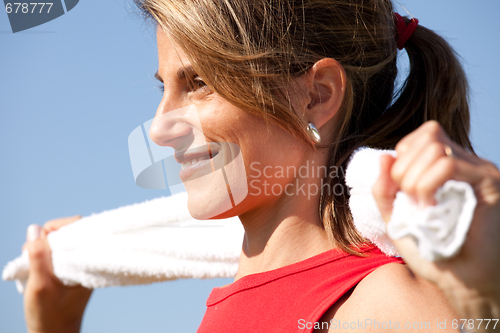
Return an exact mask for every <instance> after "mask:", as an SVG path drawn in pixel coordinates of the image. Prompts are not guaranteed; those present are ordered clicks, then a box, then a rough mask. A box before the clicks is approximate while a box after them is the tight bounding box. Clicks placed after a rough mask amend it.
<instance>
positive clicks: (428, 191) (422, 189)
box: [415, 181, 434, 197]
mask: <svg viewBox="0 0 500 333" xmlns="http://www.w3.org/2000/svg"><path fill="white" fill-rule="evenodd" d="M415 187H416V192H417V193H418V194H419V196H420V197H428V196H432V195H433V194H434V193H433V192H434V187H433V186H432V184H429V183H428V182H425V181H420V182H418V183H417V184H416V186H415Z"/></svg>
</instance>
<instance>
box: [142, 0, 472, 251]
mask: <svg viewBox="0 0 500 333" xmlns="http://www.w3.org/2000/svg"><path fill="white" fill-rule="evenodd" d="M135 2H136V4H137V5H138V7H139V8H140V10H141V12H142V13H143V14H145V15H146V17H148V18H150V19H152V20H153V21H154V22H155V23H156V24H159V25H160V26H161V27H162V28H163V29H164V30H165V31H166V32H167V33H168V34H169V35H170V36H171V37H172V38H173V39H174V40H175V41H176V43H177V44H178V45H180V46H181V47H182V48H183V51H184V52H185V53H186V55H187V57H188V58H189V59H190V61H191V62H192V65H193V67H194V68H195V70H196V71H197V73H198V74H199V75H200V76H201V77H203V79H204V82H206V83H207V85H208V86H209V87H210V88H212V89H213V90H214V91H216V92H217V93H218V94H219V95H221V96H222V97H223V98H225V99H227V100H228V101H229V102H231V103H232V104H234V105H236V106H238V107H240V108H242V109H244V110H246V111H248V112H250V113H253V114H256V115H259V116H261V117H262V118H263V119H265V120H266V121H271V122H273V123H275V124H277V125H279V126H281V127H282V128H284V129H285V130H287V131H289V132H290V133H293V134H294V135H296V136H297V137H298V138H300V139H301V140H303V141H304V143H306V144H309V145H311V142H310V139H309V137H308V134H307V133H306V131H305V128H306V124H305V122H304V119H302V118H301V112H298V111H297V110H293V108H292V107H291V102H290V98H289V96H287V94H286V91H284V89H282V88H283V87H284V83H286V82H290V81H291V80H292V79H293V78H295V77H297V76H299V75H301V74H304V73H305V72H306V71H307V70H308V69H310V68H311V67H312V65H313V64H314V63H315V62H317V61H318V60H320V59H322V58H333V59H336V60H337V61H338V62H339V63H340V64H341V65H342V66H343V67H344V70H345V72H346V76H347V87H346V93H345V97H344V100H343V103H342V107H341V112H342V118H341V119H342V121H340V122H339V123H338V124H337V125H336V126H337V128H336V129H335V139H334V140H333V143H332V145H331V146H330V147H329V149H330V157H329V164H330V165H331V166H338V167H343V168H344V170H345V167H346V164H347V162H348V160H349V157H350V156H351V154H352V153H353V151H354V150H356V149H357V148H359V147H361V146H368V147H372V148H382V149H393V148H394V147H395V145H396V143H397V142H398V141H399V140H400V139H402V138H403V137H404V136H405V135H407V134H408V133H410V132H412V131H413V130H415V129H416V128H417V127H419V126H420V125H421V124H422V123H424V122H425V121H427V120H437V121H438V122H439V123H440V124H441V126H442V127H443V128H444V130H445V131H446V132H447V134H448V135H449V136H450V138H451V139H452V140H454V141H455V142H457V143H458V144H460V145H461V146H463V147H465V148H466V149H468V150H469V151H472V147H471V144H470V141H469V137H468V135H469V126H470V124H469V122H470V119H469V109H468V85H467V80H466V77H465V74H464V71H463V69H462V67H461V65H460V63H459V61H458V60H457V57H456V55H455V52H454V50H453V49H452V48H451V46H450V45H449V44H448V43H447V42H446V41H445V40H444V39H443V38H441V37H440V36H438V35H437V34H436V33H434V32H433V31H431V30H429V29H427V28H425V27H423V26H421V25H419V26H418V27H417V29H416V30H415V32H414V34H413V35H412V37H411V38H410V39H409V41H408V42H407V43H406V45H405V48H406V51H407V53H408V56H409V60H410V73H409V76H408V78H407V79H406V81H405V82H404V84H403V85H402V87H401V89H400V90H399V91H395V79H396V76H397V66H396V59H397V46H396V39H397V31H396V27H395V24H394V16H393V15H394V14H393V6H392V3H391V1H390V0H280V1H270V0H251V1H248V0H135ZM405 21H406V22H407V23H408V22H409V19H408V18H405ZM326 181H327V182H328V184H330V186H331V188H334V186H335V185H336V184H338V183H339V182H340V183H341V184H342V185H345V184H344V179H343V178H342V179H338V178H329V179H327V180H326ZM329 192H331V191H329ZM348 200H349V196H348V193H347V191H346V192H345V193H344V194H343V195H334V194H333V193H326V195H324V196H322V198H321V202H320V217H321V218H322V221H323V223H324V226H325V229H326V230H329V231H330V234H331V236H332V237H333V240H334V242H335V244H336V245H337V246H339V247H340V248H342V249H343V250H344V251H346V252H349V253H357V252H356V251H355V250H353V247H352V246H354V247H355V246H356V245H360V244H361V243H363V242H366V240H365V239H364V238H363V237H362V236H361V235H360V234H359V233H358V232H357V231H356V229H355V228H354V225H353V222H352V216H351V213H350V211H349V205H348Z"/></svg>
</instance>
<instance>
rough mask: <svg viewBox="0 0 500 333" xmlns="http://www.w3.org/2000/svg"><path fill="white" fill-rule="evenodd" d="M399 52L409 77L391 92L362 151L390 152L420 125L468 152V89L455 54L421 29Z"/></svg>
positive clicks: (421, 27) (426, 30) (451, 49)
mask: <svg viewBox="0 0 500 333" xmlns="http://www.w3.org/2000/svg"><path fill="white" fill-rule="evenodd" d="M404 20H405V22H406V24H408V23H409V22H410V21H409V19H408V18H404ZM405 49H406V51H407V53H408V57H409V60H410V73H409V75H408V77H407V79H406V80H405V82H404V84H403V85H402V87H401V89H400V90H399V91H398V92H396V96H397V99H396V100H395V101H394V103H393V104H392V105H391V106H390V107H388V108H387V110H386V111H385V112H384V113H383V114H382V116H381V117H380V118H379V119H378V121H377V122H376V124H374V126H372V127H371V128H369V129H368V131H367V134H368V137H367V140H366V142H365V145H369V146H379V147H380V148H393V147H394V146H395V145H396V143H397V142H398V141H399V140H401V139H402V138H403V137H404V136H405V135H407V134H408V133H410V132H412V131H413V130H415V129H416V128H417V127H419V126H420V125H421V124H422V123H424V122H426V121H428V120H436V121H437V122H439V124H440V125H441V126H442V127H443V129H444V130H445V131H446V133H447V134H448V136H449V137H450V138H451V139H452V140H453V141H455V142H456V143H458V144H459V145H461V146H462V147H464V148H465V149H467V150H469V151H470V152H473V148H472V145H471V142H470V140H469V131H470V115H469V106H468V90H469V88H468V83H467V79H466V76H465V72H464V70H463V68H462V66H461V64H460V62H459V60H458V59H457V55H456V53H455V51H454V50H453V48H452V47H451V46H450V45H449V44H448V42H446V41H445V40H444V39H443V38H442V37H440V36H439V35H437V34H436V33H435V32H433V31H432V30H430V29H427V28H425V27H423V26H418V27H417V28H416V29H415V31H414V33H413V35H412V36H411V37H410V39H409V40H408V41H407V42H406V43H405Z"/></svg>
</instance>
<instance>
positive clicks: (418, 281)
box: [322, 263, 457, 333]
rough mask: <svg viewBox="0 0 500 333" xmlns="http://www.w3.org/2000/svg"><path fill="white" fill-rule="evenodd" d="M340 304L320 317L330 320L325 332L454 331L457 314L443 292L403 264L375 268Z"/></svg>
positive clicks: (323, 319)
mask: <svg viewBox="0 0 500 333" xmlns="http://www.w3.org/2000/svg"><path fill="white" fill-rule="evenodd" d="M340 303H341V304H336V305H335V306H333V307H332V308H331V309H330V310H329V311H328V312H327V313H326V314H325V316H324V317H323V318H322V321H329V322H330V323H331V325H330V328H329V331H328V332H338V330H339V329H343V330H345V329H348V330H349V332H351V333H355V332H379V331H380V332H389V331H397V332H406V331H415V330H425V331H426V332H437V331H439V332H441V333H443V332H456V331H455V330H453V329H452V327H451V324H452V323H451V322H452V320H453V319H455V318H457V316H456V314H455V312H454V311H453V310H452V308H451V307H450V305H449V303H448V301H447V300H446V298H445V297H444V295H443V294H442V292H441V291H440V290H439V289H438V288H437V287H436V286H434V285H433V284H432V283H430V282H428V281H427V280H425V279H423V278H421V277H419V276H417V275H415V274H413V272H412V271H411V270H410V269H409V268H408V267H406V266H405V265H401V264H396V263H392V264H387V265H384V266H381V267H379V268H377V269H376V270H374V271H373V272H372V273H370V274H369V275H368V276H366V277H365V278H364V279H363V280H361V281H360V282H359V283H358V285H357V286H356V287H355V288H354V289H353V290H352V292H351V293H350V294H348V295H346V297H344V298H343V299H342V300H341V302H340ZM445 320H446V325H445V324H444V322H445ZM440 323H441V325H440ZM325 332H326V331H325Z"/></svg>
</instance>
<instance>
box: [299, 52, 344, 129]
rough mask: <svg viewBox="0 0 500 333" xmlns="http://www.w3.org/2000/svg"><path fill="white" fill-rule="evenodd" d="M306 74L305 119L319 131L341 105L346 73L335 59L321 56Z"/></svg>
mask: <svg viewBox="0 0 500 333" xmlns="http://www.w3.org/2000/svg"><path fill="white" fill-rule="evenodd" d="M306 76H307V78H306V84H307V88H308V92H309V96H308V97H309V104H308V105H307V107H306V117H307V119H306V120H307V121H308V122H311V123H313V124H314V125H315V126H316V128H318V129H319V130H320V132H321V128H322V127H323V126H325V124H327V123H328V122H329V121H330V120H332V119H333V118H334V116H335V115H336V114H337V113H338V111H339V109H340V106H341V105H342V101H343V99H344V92H345V89H346V74H345V71H344V67H342V65H341V64H340V63H339V62H338V61H337V60H334V59H332V58H323V59H321V60H319V61H318V62H316V63H315V64H314V65H313V67H312V68H311V69H310V70H309V71H308V72H307V74H306ZM324 130H325V129H324ZM326 130H328V129H326Z"/></svg>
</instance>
